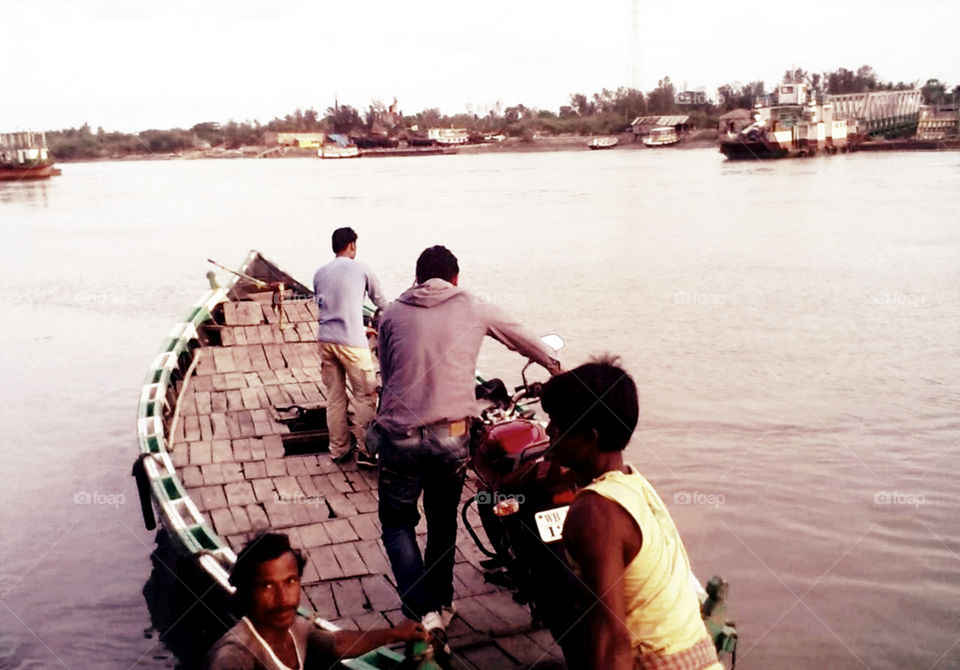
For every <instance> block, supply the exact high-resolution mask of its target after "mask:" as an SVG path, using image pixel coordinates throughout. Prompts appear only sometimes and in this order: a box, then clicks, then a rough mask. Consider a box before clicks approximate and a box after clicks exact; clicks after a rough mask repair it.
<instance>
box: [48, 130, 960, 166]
mask: <svg viewBox="0 0 960 670" xmlns="http://www.w3.org/2000/svg"><path fill="white" fill-rule="evenodd" d="M594 137H603V136H598V135H561V136H549V137H534V138H531V139H524V138H515V137H512V138H509V139H506V140H504V141H502V142H487V143H484V144H467V145H461V146H454V147H451V149H453V151H452V152H451V153H456V154H488V153H541V152H550V151H579V150H583V151H588V150H589V149H588V146H587V144H588V143H589V142H590V140H591V139H593V138H594ZM615 137H617V138H618V139H619V142H618V143H617V144H616V145H615V146H613V147H610V148H609V149H603V150H602V151H658V152H662V151H676V150H685V149H710V148H715V149H717V150H718V151H719V141H718V134H717V131H716V130H700V131H696V132H694V133H692V134H691V135H690V136H689V137H687V138H685V139H684V140H683V141H681V142H680V143H679V144H675V145H672V146H670V147H660V148H654V149H651V148H650V147H647V146H645V145H644V144H643V143H642V142H638V141H635V140H634V136H633V134H632V133H622V134H620V135H616V136H615ZM269 149H270V147H262V146H246V147H241V148H239V149H217V148H214V149H203V150H196V151H186V152H180V153H170V154H152V153H142V154H127V155H124V156H104V157H99V158H76V159H61V160H57V161H56V162H57V163H58V164H65V163H101V162H107V161H109V162H125V161H150V160H210V159H248V158H258V157H260V154H262V153H263V152H264V151H267V150H269ZM956 150H960V140H956V139H951V140H940V141H921V140H913V139H909V140H873V141H871V142H866V143H864V144H861V145H859V146H857V147H856V148H855V149H854V150H853V151H854V152H859V151H956ZM362 152H363V150H361V155H360V157H361V158H362V157H363V153H362ZM316 155H317V153H316V150H315V149H296V148H293V147H287V148H284V149H283V150H282V151H280V152H277V153H275V154H273V155H270V156H264V157H263V158H264V159H271V160H272V159H277V158H315V157H316ZM383 155H384V154H380V156H383ZM409 155H410V154H404V155H401V154H399V153H398V155H397V157H398V158H400V157H409ZM424 155H431V154H430V153H427V152H424ZM341 160H342V159H341Z"/></svg>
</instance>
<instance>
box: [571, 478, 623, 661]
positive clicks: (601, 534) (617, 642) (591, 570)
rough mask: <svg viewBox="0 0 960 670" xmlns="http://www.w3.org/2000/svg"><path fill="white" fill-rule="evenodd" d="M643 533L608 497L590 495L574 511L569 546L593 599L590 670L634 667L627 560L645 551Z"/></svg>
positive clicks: (587, 618)
mask: <svg viewBox="0 0 960 670" xmlns="http://www.w3.org/2000/svg"><path fill="white" fill-rule="evenodd" d="M638 530H639V529H638V528H637V526H636V523H635V522H634V521H633V519H632V518H631V517H630V516H629V515H628V514H627V512H626V511H625V510H624V509H623V508H621V507H620V506H619V505H617V504H615V503H613V502H611V501H609V500H607V499H606V498H604V497H603V496H600V495H597V494H593V493H586V494H584V495H583V496H582V497H580V498H579V499H578V500H577V501H576V502H575V503H574V504H573V505H572V506H571V507H570V512H569V514H568V516H567V520H566V523H565V524H564V527H563V544H564V547H565V548H566V550H567V552H568V553H569V554H570V556H571V557H572V558H573V560H574V561H576V562H577V565H579V567H580V572H581V578H582V579H583V582H584V585H585V589H584V591H585V592H586V594H587V595H586V598H587V601H586V602H585V603H584V609H585V615H584V623H585V625H586V628H587V631H586V632H587V634H586V636H585V639H587V640H589V645H590V648H589V649H588V650H587V651H586V655H585V658H586V659H588V662H589V665H588V667H589V668H593V669H596V670H599V669H601V668H604V669H611V670H630V668H632V667H633V652H632V650H631V644H630V633H629V630H628V629H627V626H626V623H625V622H626V619H627V611H626V601H625V598H624V590H623V583H622V581H623V575H624V572H625V570H626V565H627V563H628V562H629V561H626V560H624V559H625V554H627V555H629V554H630V553H631V550H632V548H633V547H636V548H637V550H639V544H638V542H637V539H636V538H637V535H638ZM631 533H632V534H633V536H632V537H631V535H630V534H631ZM632 554H633V555H636V551H633V552H632ZM631 560H632V559H631Z"/></svg>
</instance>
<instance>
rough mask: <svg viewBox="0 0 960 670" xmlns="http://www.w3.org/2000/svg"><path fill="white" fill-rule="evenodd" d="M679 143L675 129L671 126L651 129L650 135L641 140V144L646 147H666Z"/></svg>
mask: <svg viewBox="0 0 960 670" xmlns="http://www.w3.org/2000/svg"><path fill="white" fill-rule="evenodd" d="M679 141H680V137H679V136H678V135H677V129H676V128H674V127H673V126H664V127H661V128H653V129H652V130H651V131H650V134H649V135H647V136H646V137H644V138H643V143H644V144H645V145H647V146H648V147H667V146H670V145H671V144H676V143H677V142H679Z"/></svg>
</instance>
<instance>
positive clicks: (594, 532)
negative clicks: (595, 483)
mask: <svg viewBox="0 0 960 670" xmlns="http://www.w3.org/2000/svg"><path fill="white" fill-rule="evenodd" d="M638 532H639V528H638V527H637V525H636V522H635V521H634V520H633V518H632V517H631V516H630V514H629V513H628V512H627V510H625V509H624V508H623V507H622V506H621V505H620V504H618V503H616V502H614V501H613V500H610V499H609V498H606V497H604V496H602V495H600V494H599V493H595V492H593V491H589V490H587V491H584V492H583V493H581V494H580V495H578V496H577V499H576V500H574V501H573V503H571V505H570V511H569V512H568V513H567V519H566V521H565V523H564V525H563V539H564V544H566V545H567V546H568V547H569V548H571V549H573V550H574V551H575V552H577V553H580V552H582V551H586V552H591V551H592V550H596V551H598V552H599V551H603V550H605V548H606V547H607V546H609V545H608V544H607V542H609V541H611V540H618V541H619V542H623V541H625V540H629V539H632V537H635V536H636V534H638Z"/></svg>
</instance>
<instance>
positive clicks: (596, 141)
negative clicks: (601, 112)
mask: <svg viewBox="0 0 960 670" xmlns="http://www.w3.org/2000/svg"><path fill="white" fill-rule="evenodd" d="M619 141H620V140H618V139H617V138H616V137H594V138H593V139H592V140H590V141H589V142H587V146H588V147H590V148H591V149H612V148H613V147H615V146H617V142H619Z"/></svg>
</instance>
